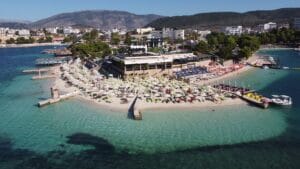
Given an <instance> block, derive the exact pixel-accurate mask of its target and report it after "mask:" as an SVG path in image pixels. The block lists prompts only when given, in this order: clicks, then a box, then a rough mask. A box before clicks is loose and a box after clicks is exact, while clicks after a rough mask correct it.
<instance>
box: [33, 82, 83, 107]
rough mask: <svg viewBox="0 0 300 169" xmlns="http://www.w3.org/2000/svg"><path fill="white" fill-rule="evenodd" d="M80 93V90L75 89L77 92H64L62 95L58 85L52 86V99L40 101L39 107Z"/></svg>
mask: <svg viewBox="0 0 300 169" xmlns="http://www.w3.org/2000/svg"><path fill="white" fill-rule="evenodd" d="M79 93H80V92H79V91H75V92H72V93H67V94H64V95H60V94H59V91H58V89H57V88H56V87H52V88H51V96H52V97H51V98H50V99H47V100H43V101H40V102H39V103H38V106H39V107H44V106H46V105H50V104H54V103H58V102H60V101H62V100H66V99H68V98H71V97H74V96H76V95H78V94H79Z"/></svg>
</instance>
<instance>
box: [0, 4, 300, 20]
mask: <svg viewBox="0 0 300 169" xmlns="http://www.w3.org/2000/svg"><path fill="white" fill-rule="evenodd" d="M283 7H300V0H1V2H0V19H20V20H31V21H35V20H38V19H42V18H45V17H49V16H51V15H55V14H58V13H62V12H72V11H79V10H93V9H107V10H124V11H129V12H133V13H137V14H150V13H153V14H160V15H166V16H173V15H188V14H195V13H201V12H212V11H237V12H245V11H249V10H256V9H258V10H261V9H276V8H283Z"/></svg>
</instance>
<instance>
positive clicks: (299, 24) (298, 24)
mask: <svg viewBox="0 0 300 169" xmlns="http://www.w3.org/2000/svg"><path fill="white" fill-rule="evenodd" d="M293 26H294V28H295V29H296V30H300V18H295V19H294V23H293Z"/></svg>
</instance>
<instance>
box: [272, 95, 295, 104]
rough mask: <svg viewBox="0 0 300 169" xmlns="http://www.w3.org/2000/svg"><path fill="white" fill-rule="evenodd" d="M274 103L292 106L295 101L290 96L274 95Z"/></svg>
mask: <svg viewBox="0 0 300 169" xmlns="http://www.w3.org/2000/svg"><path fill="white" fill-rule="evenodd" d="M272 103H273V104H276V105H280V106H290V105H292V104H293V101H292V98H291V97H290V96H286V95H280V96H279V95H272Z"/></svg>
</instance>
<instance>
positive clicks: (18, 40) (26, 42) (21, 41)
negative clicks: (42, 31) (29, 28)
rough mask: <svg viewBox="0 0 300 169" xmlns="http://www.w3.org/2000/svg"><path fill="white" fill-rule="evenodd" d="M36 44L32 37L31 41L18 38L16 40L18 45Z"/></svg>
mask: <svg viewBox="0 0 300 169" xmlns="http://www.w3.org/2000/svg"><path fill="white" fill-rule="evenodd" d="M34 42H35V40H34V39H33V38H32V37H30V38H29V39H25V38H24V37H19V38H17V40H16V42H15V43H16V44H30V43H34Z"/></svg>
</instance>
